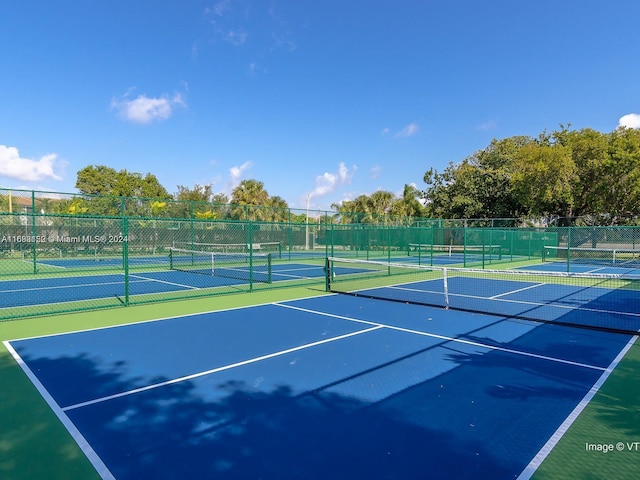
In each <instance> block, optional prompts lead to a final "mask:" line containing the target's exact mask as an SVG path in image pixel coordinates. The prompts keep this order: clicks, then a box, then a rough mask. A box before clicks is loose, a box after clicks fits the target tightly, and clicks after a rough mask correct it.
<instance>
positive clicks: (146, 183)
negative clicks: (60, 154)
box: [76, 165, 171, 216]
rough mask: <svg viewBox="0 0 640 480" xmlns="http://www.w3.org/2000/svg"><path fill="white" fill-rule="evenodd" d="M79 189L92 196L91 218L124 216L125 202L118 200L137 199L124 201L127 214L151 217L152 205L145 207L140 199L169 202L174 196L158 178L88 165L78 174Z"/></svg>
mask: <svg viewBox="0 0 640 480" xmlns="http://www.w3.org/2000/svg"><path fill="white" fill-rule="evenodd" d="M76 188H77V189H78V190H79V191H80V193H83V194H85V195H93V196H94V197H92V198H91V199H90V200H88V207H87V208H88V211H87V213H89V214H92V215H121V214H122V211H123V207H122V206H123V201H122V200H120V199H117V198H115V197H128V198H134V197H135V198H136V200H135V201H131V202H125V204H124V205H125V209H124V212H125V213H126V214H127V215H142V216H147V215H150V214H151V210H150V205H144V204H143V203H142V202H141V201H140V200H139V199H140V198H152V199H163V200H164V199H170V198H171V195H170V194H169V192H167V190H166V189H165V188H164V187H163V186H162V185H160V183H159V182H158V179H157V178H156V177H155V175H153V174H151V173H147V174H146V175H145V176H144V177H143V176H142V175H141V174H139V173H133V172H129V171H127V170H120V171H116V170H115V169H113V168H111V167H107V166H104V165H97V166H94V165H89V166H87V167H85V168H83V169H82V170H80V171H78V176H77V179H76Z"/></svg>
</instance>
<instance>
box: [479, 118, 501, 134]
mask: <svg viewBox="0 0 640 480" xmlns="http://www.w3.org/2000/svg"><path fill="white" fill-rule="evenodd" d="M496 128H498V122H496V121H495V120H489V121H486V122H484V123H481V124H480V125H478V126H477V127H476V129H477V130H480V131H483V132H489V131H492V130H495V129H496Z"/></svg>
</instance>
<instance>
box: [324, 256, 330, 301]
mask: <svg viewBox="0 0 640 480" xmlns="http://www.w3.org/2000/svg"><path fill="white" fill-rule="evenodd" d="M324 288H325V292H330V291H331V260H330V259H329V257H326V258H325V262H324Z"/></svg>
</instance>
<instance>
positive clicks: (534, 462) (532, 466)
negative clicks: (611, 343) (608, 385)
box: [517, 336, 638, 480]
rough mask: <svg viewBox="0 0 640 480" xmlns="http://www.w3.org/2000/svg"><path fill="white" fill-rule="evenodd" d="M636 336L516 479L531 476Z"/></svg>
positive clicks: (596, 391) (602, 383)
mask: <svg viewBox="0 0 640 480" xmlns="http://www.w3.org/2000/svg"><path fill="white" fill-rule="evenodd" d="M637 338H638V337H637V336H633V337H631V339H630V340H629V341H628V342H627V344H626V345H625V347H624V348H623V349H622V350H621V351H620V353H619V354H618V355H617V356H616V358H614V359H613V361H612V362H611V364H610V365H609V366H608V367H607V368H606V369H605V371H604V372H603V373H602V375H601V376H600V378H599V379H598V381H597V382H596V383H595V384H594V385H593V387H591V389H589V391H588V392H587V394H586V395H585V396H584V398H583V399H582V400H581V401H580V403H578V405H576V407H575V408H574V409H573V411H572V412H571V413H570V414H569V416H568V417H567V418H565V420H564V422H562V424H561V425H560V426H559V427H558V429H557V430H556V431H555V432H554V433H553V435H551V437H550V438H549V440H547V443H545V444H544V445H543V446H542V448H541V449H540V451H539V452H538V453H537V454H536V456H535V457H533V459H532V460H531V461H530V462H529V464H528V465H527V466H526V467H525V469H524V470H523V471H522V473H520V475H518V478H517V480H529V479H530V478H531V476H532V475H533V474H534V473H535V472H536V470H537V469H538V467H540V465H541V464H542V462H543V461H544V459H545V458H547V456H548V455H549V454H550V453H551V450H553V448H554V447H555V446H556V445H557V444H558V442H559V441H560V439H561V438H562V437H563V436H564V434H565V433H567V430H569V427H571V425H573V422H575V421H576V419H577V418H578V416H579V415H580V414H581V413H582V411H583V410H584V409H585V408H586V406H587V405H588V404H589V402H591V400H592V399H593V397H594V396H595V395H596V393H598V391H599V390H600V388H601V387H602V385H604V382H605V381H606V380H607V378H609V375H611V373H612V372H613V370H614V369H615V368H616V367H617V366H618V363H620V361H621V360H622V358H623V357H624V356H625V355H626V354H627V352H628V351H629V349H630V348H631V347H632V346H633V344H634V343H635V342H636V340H637Z"/></svg>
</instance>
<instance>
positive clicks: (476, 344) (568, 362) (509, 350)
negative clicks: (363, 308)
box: [274, 303, 606, 371]
mask: <svg viewBox="0 0 640 480" xmlns="http://www.w3.org/2000/svg"><path fill="white" fill-rule="evenodd" d="M274 305H276V306H278V307H283V308H291V309H293V310H300V311H302V312H308V313H315V314H316V315H323V316H326V317H333V318H340V319H343V320H349V321H352V322H358V323H365V324H368V325H373V326H378V327H384V328H388V329H391V330H398V331H400V332H406V333H413V334H416V335H422V336H425V337H431V338H437V339H439V340H445V341H447V342H455V343H462V344H465V345H471V346H474V347H481V348H485V349H487V350H496V351H500V352H505V353H513V354H515V355H522V356H524V357H531V358H537V359H540V360H548V361H551V362H556V363H564V364H566V365H572V366H574V367H583V368H589V369H592V370H600V371H604V370H606V369H605V368H604V367H598V366H596V365H589V364H588V363H581V362H573V361H571V360H563V359H562V358H556V357H549V356H547V355H540V354H537V353H530V352H524V351H522V350H514V349H512V348H505V347H498V346H495V345H487V344H484V343H479V342H472V341H471V340H464V339H462V338H455V337H448V336H446V335H439V334H437V333H428V332H422V331H420V330H413V329H410V328H402V327H395V326H393V325H387V324H384V323H378V322H371V321H369V320H362V319H358V318H352V317H345V316H343V315H335V314H333V313H326V312H320V311H316V310H309V309H307V308H302V307H296V306H293V305H285V304H282V303H274Z"/></svg>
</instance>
